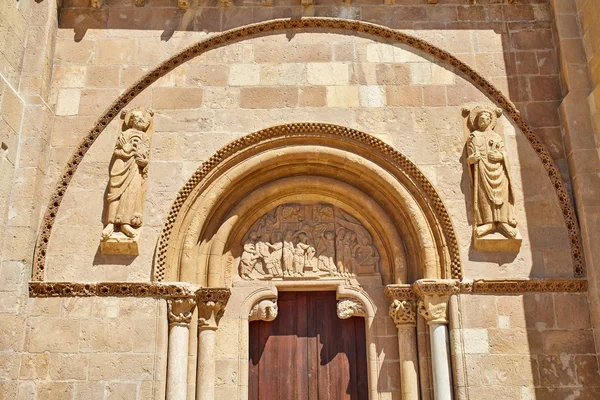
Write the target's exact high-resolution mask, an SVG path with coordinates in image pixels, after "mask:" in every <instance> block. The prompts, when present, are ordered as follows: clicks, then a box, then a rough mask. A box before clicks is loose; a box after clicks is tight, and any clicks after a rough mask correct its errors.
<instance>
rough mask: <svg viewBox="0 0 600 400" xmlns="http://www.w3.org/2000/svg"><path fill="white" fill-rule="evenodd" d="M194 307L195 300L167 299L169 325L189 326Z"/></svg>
mask: <svg viewBox="0 0 600 400" xmlns="http://www.w3.org/2000/svg"><path fill="white" fill-rule="evenodd" d="M194 307H196V300H195V299H193V298H177V299H167V316H168V317H169V325H182V326H189V324H190V322H191V321H192V314H193V313H194Z"/></svg>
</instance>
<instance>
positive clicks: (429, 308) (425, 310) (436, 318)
mask: <svg viewBox="0 0 600 400" xmlns="http://www.w3.org/2000/svg"><path fill="white" fill-rule="evenodd" d="M449 301H450V295H449V294H448V295H442V296H436V295H433V296H424V297H422V298H421V299H420V300H419V303H418V308H419V314H421V316H422V317H423V318H425V320H426V321H427V325H441V324H443V325H446V324H448V302H449Z"/></svg>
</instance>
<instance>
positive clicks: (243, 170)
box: [153, 123, 462, 287]
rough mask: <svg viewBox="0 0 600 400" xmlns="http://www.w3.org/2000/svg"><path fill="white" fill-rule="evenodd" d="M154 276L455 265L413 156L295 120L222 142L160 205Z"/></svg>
mask: <svg viewBox="0 0 600 400" xmlns="http://www.w3.org/2000/svg"><path fill="white" fill-rule="evenodd" d="M406 249H412V251H410V252H409V251H406ZM153 275H154V280H155V281H159V282H160V281H184V282H193V283H196V284H199V285H202V286H209V287H212V286H220V285H222V284H226V285H229V284H230V283H232V282H235V281H237V282H238V283H239V284H242V282H241V281H243V280H251V279H263V280H265V279H266V280H270V279H275V278H277V279H286V277H294V279H320V278H329V279H352V278H368V277H371V278H372V277H379V278H380V279H382V281H383V282H384V283H386V284H389V283H394V282H395V283H400V282H408V281H412V280H415V279H418V277H421V276H427V277H439V276H443V277H448V278H450V277H452V278H454V279H460V278H461V275H462V273H461V266H460V255H459V247H458V242H457V239H456V234H455V232H454V228H453V226H452V223H451V220H450V216H449V214H448V211H447V210H446V208H445V206H444V204H443V202H442V200H441V199H440V197H439V195H438V193H437V192H436V190H435V189H434V187H433V186H432V185H431V183H430V182H429V181H428V180H427V178H426V177H425V176H424V175H423V173H422V172H421V171H420V170H419V169H418V168H417V167H416V166H415V165H414V164H413V163H412V162H411V161H410V160H408V159H407V158H406V157H405V156H403V155H402V154H400V153H399V152H398V151H396V150H395V149H394V148H392V147H391V146H389V145H387V144H385V143H383V142H382V141H380V140H378V139H376V138H374V137H372V136H370V135H368V134H366V133H363V132H359V131H356V130H353V129H349V128H345V127H341V126H337V125H331V124H321V123H294V124H289V125H281V126H276V127H272V128H268V129H265V130H262V131H259V132H256V133H253V134H250V135H247V136H245V137H242V138H240V139H238V140H236V141H234V142H232V143H230V144H229V145H227V146H226V147H225V148H223V149H221V150H220V151H219V152H217V154H216V155H215V156H213V157H212V158H211V159H210V160H209V161H207V162H206V163H204V164H203V165H202V166H201V167H200V168H199V169H198V170H197V171H196V172H195V173H194V174H193V175H192V177H191V178H190V180H189V181H188V182H187V183H186V184H185V185H184V187H183V189H181V191H180V192H179V194H178V196H177V198H176V200H175V202H174V204H173V205H172V207H171V210H170V212H169V214H168V216H167V219H166V222H165V225H164V227H163V231H162V233H161V236H160V238H159V242H158V246H157V250H156V257H155V264H154V273H153Z"/></svg>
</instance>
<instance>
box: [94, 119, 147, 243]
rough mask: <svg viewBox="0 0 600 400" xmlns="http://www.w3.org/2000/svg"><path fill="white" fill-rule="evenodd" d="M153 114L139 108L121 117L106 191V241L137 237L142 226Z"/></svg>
mask: <svg viewBox="0 0 600 400" xmlns="http://www.w3.org/2000/svg"><path fill="white" fill-rule="evenodd" d="M153 115H154V113H153V112H152V111H148V110H144V109H140V108H135V109H133V110H131V111H129V112H125V111H123V113H122V114H121V118H122V119H123V125H122V128H121V132H120V133H119V137H118V138H117V143H116V144H115V148H114V151H113V156H112V161H111V164H110V171H109V174H110V178H109V181H108V187H107V191H106V215H105V225H104V229H103V231H102V239H103V240H106V239H109V238H111V237H112V236H113V235H114V233H116V232H122V233H123V234H124V235H125V236H127V237H129V238H134V237H136V236H137V235H138V232H139V231H138V229H139V228H140V226H141V225H142V214H143V206H144V193H145V189H146V178H147V176H148V157H149V156H150V139H151V137H150V135H151V129H150V126H151V124H152V116H153Z"/></svg>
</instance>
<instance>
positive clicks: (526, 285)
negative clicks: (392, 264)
mask: <svg viewBox="0 0 600 400" xmlns="http://www.w3.org/2000/svg"><path fill="white" fill-rule="evenodd" d="M587 288H588V283H587V280H585V279H573V278H517V279H475V280H472V281H471V280H463V281H458V280H449V279H423V280H419V281H416V282H415V283H413V284H412V285H408V284H404V285H402V284H398V285H387V286H386V288H385V295H386V296H387V297H388V299H390V301H393V300H410V299H415V298H422V297H424V296H444V295H451V294H458V293H461V294H469V293H476V294H519V293H530V292H549V293H552V292H555V293H562V292H571V293H573V292H586V291H587Z"/></svg>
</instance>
